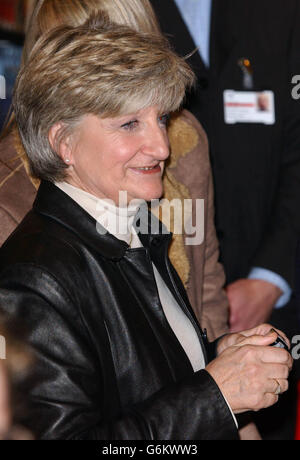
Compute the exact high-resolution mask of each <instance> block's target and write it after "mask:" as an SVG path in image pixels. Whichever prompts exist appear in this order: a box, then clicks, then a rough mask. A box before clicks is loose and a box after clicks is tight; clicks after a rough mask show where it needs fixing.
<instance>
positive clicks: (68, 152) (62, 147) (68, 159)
mask: <svg viewBox="0 0 300 460" xmlns="http://www.w3.org/2000/svg"><path fill="white" fill-rule="evenodd" d="M65 131H66V126H65V125H64V124H63V123H62V122H58V123H55V124H54V125H53V126H51V128H50V130H49V134H48V139H49V143H50V146H51V148H52V150H53V151H54V152H56V153H57V155H59V156H60V158H61V159H62V160H63V162H64V163H66V165H68V166H71V165H72V162H73V155H72V148H71V144H72V143H71V135H68V134H66V132H65Z"/></svg>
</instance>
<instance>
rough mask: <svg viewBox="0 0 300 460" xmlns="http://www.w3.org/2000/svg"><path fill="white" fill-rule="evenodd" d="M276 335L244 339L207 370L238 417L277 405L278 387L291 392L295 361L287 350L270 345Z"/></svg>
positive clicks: (218, 358)
mask: <svg viewBox="0 0 300 460" xmlns="http://www.w3.org/2000/svg"><path fill="white" fill-rule="evenodd" d="M276 335H277V334H276V332H275V333H269V334H267V335H265V336H263V335H255V336H251V337H244V339H243V340H242V341H241V342H240V343H239V344H238V345H234V346H231V347H229V348H227V349H226V350H225V351H223V352H222V353H221V354H220V355H219V356H218V357H217V358H216V359H215V360H214V361H212V362H211V363H209V364H208V366H207V367H206V370H207V372H208V373H209V374H210V375H211V376H212V378H213V379H214V380H215V382H216V383H217V385H218V386H219V388H220V390H221V392H222V393H223V395H224V397H225V398H226V400H227V401H228V404H229V405H230V407H231V409H232V410H233V412H234V413H235V414H239V413H243V412H248V411H259V410H260V409H264V408H267V407H270V406H272V405H273V404H275V403H276V402H277V401H278V393H277V391H278V385H280V389H281V392H282V393H283V392H285V391H287V389H288V380H287V379H288V376H289V372H290V370H291V368H292V364H293V360H292V357H291V355H290V354H289V353H288V352H287V351H286V350H283V349H280V348H272V347H270V346H269V345H271V344H272V343H273V342H274V339H275V338H276Z"/></svg>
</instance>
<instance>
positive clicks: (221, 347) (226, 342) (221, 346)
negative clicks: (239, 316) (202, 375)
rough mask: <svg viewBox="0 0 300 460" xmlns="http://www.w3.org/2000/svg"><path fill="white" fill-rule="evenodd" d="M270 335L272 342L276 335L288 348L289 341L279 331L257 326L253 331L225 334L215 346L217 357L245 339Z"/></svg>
mask: <svg viewBox="0 0 300 460" xmlns="http://www.w3.org/2000/svg"><path fill="white" fill-rule="evenodd" d="M267 335H270V337H271V336H272V337H273V338H274V340H273V342H271V343H274V342H275V340H276V339H277V337H278V335H280V336H281V337H282V338H283V339H284V341H285V343H286V344H287V345H288V347H289V348H290V346H291V344H290V341H289V340H288V338H287V336H286V335H285V334H284V333H283V332H281V331H279V330H278V329H275V328H273V326H271V325H270V324H261V325H260V326H257V327H255V328H253V329H249V330H247V331H242V332H238V333H234V334H227V335H226V336H225V337H223V338H222V339H221V340H220V341H219V343H218V346H217V354H218V356H219V355H220V354H221V353H222V352H223V351H225V350H226V349H227V348H229V347H232V346H233V345H238V344H239V343H241V342H243V340H244V339H245V337H253V336H267Z"/></svg>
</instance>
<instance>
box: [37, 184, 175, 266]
mask: <svg viewBox="0 0 300 460" xmlns="http://www.w3.org/2000/svg"><path fill="white" fill-rule="evenodd" d="M33 210H34V211H35V212H36V213H38V214H41V215H43V216H45V217H47V218H49V219H52V220H54V221H56V222H58V223H59V224H60V225H62V226H63V227H65V228H67V229H68V230H70V231H71V232H72V233H74V234H76V235H77V236H78V237H79V238H80V239H81V240H82V241H84V243H85V244H86V245H87V246H89V247H91V248H93V249H94V250H95V251H97V252H99V253H100V254H101V255H102V256H104V257H106V258H108V259H112V260H120V259H122V258H123V257H124V255H125V253H126V251H128V250H130V248H129V246H128V244H126V243H125V242H124V241H121V240H119V239H118V238H116V237H115V236H113V235H111V234H110V233H107V232H105V231H104V228H103V227H102V226H101V225H100V224H98V223H97V222H96V220H95V219H93V218H92V217H91V216H90V215H89V214H88V213H87V212H86V211H85V210H84V209H83V208H82V207H81V206H79V205H78V204H77V203H76V202H75V201H74V200H72V199H71V198H70V197H69V196H68V195H67V194H66V193H64V192H63V191H62V190H60V189H59V188H58V187H56V186H55V185H54V184H52V183H51V182H47V181H42V182H41V185H40V187H39V190H38V193H37V197H36V200H35V202H34V204H33ZM151 222H152V224H153V223H154V227H155V229H156V231H155V232H153V233H151ZM135 225H136V228H137V230H139V229H141V231H142V232H143V233H139V237H140V239H141V241H142V244H143V246H145V247H146V248H149V249H150V248H151V246H152V245H154V246H155V247H157V246H160V245H169V244H170V241H171V239H172V234H171V233H170V232H168V231H167V230H166V228H165V227H164V225H163V224H162V223H161V222H160V221H158V220H157V218H156V217H155V216H154V215H152V214H151V213H150V212H149V211H148V210H147V211H146V212H145V210H144V212H141V213H140V216H139V218H138V220H137V221H136V223H135ZM97 229H99V231H98V230H97ZM101 230H102V231H101Z"/></svg>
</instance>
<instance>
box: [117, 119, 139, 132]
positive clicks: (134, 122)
mask: <svg viewBox="0 0 300 460" xmlns="http://www.w3.org/2000/svg"><path fill="white" fill-rule="evenodd" d="M137 125H138V121H137V120H131V121H129V122H127V123H124V125H122V126H121V127H122V128H124V129H126V130H128V131H131V130H132V129H134V128H136V127H137Z"/></svg>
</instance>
